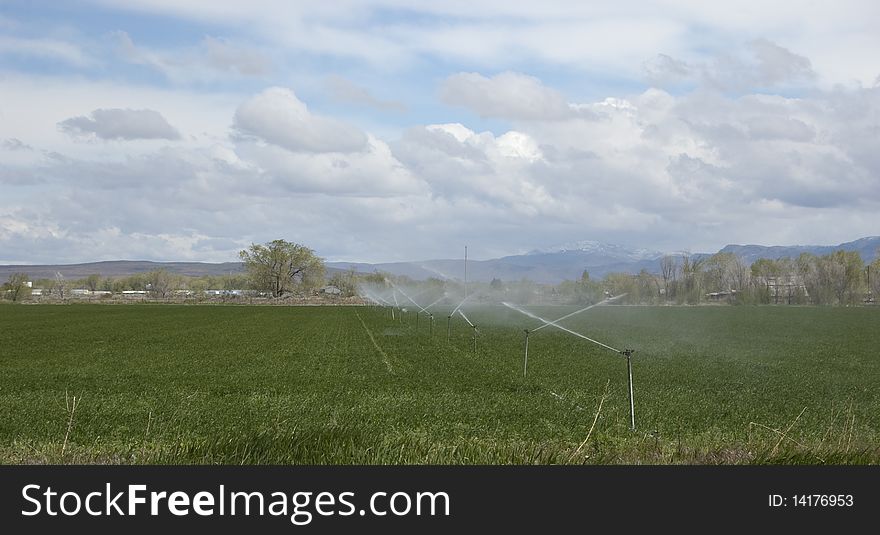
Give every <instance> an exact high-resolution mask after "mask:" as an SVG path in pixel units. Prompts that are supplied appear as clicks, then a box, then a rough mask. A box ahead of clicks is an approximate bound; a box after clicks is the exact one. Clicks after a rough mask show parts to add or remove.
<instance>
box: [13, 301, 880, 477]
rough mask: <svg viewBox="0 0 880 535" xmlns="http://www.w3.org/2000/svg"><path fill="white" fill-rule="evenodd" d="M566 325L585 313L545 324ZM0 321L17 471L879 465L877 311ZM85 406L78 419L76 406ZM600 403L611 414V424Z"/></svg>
mask: <svg viewBox="0 0 880 535" xmlns="http://www.w3.org/2000/svg"><path fill="white" fill-rule="evenodd" d="M530 310H532V311H533V312H535V313H537V314H539V315H542V316H543V317H547V318H548V319H553V318H556V317H559V316H562V315H563V314H564V313H566V312H567V311H569V309H565V308H560V307H552V308H544V309H541V308H531V309H530ZM468 316H469V317H470V319H471V320H472V321H474V322H475V323H476V324H477V326H478V327H479V330H480V334H479V336H478V353H477V355H474V354H473V353H472V338H471V335H472V330H471V329H470V327H468V326H467V325H466V324H465V323H464V321H463V320H461V319H460V318H456V319H454V320H453V331H452V339H451V341H450V343H449V344H447V343H446V341H445V335H446V316H445V314H444V313H441V312H438V313H437V314H436V318H437V320H436V324H435V329H434V336H433V337H431V336H429V334H428V325H427V321H426V318H425V317H422V319H421V321H420V326H419V329H418V330H416V328H415V322H414V317H413V316H412V314H410V315H409V317H408V318H407V322H406V323H400V322H399V321H392V320H391V318H390V315H389V314H388V313H387V312H383V311H381V310H378V309H372V308H368V307H258V306H257V307H242V306H236V307H232V306H229V307H224V306H193V305H114V306H103V305H67V306H63V305H58V306H53V305H39V306H13V305H0V333H2V334H0V337H2V342H0V343H2V346H0V347H2V349H0V371H2V373H0V463H150V464H152V463H162V464H164V463H172V464H176V463H184V464H213V463H222V464H276V463H277V464H349V463H357V464H399V463H405V464H422V463H428V464H474V463H479V464H533V463H538V464H548V463H627V464H633V463H652V464H656V463H661V464H675V463H687V464H694V463H711V464H716V463H723V464H728V463H731V464H744V463H747V464H754V463H759V464H763V463H782V464H795V463H809V464H823V463H825V464H865V463H871V464H876V463H878V462H880V396H878V392H877V385H878V384H880V351H878V348H880V330H878V329H877V325H880V309H876V308H808V307H769V306H768V307H727V306H717V307H711V306H707V307H604V308H599V309H594V310H591V311H589V312H586V313H584V314H583V315H581V316H576V317H574V318H571V319H569V320H566V321H565V322H564V325H565V326H567V327H569V328H571V329H574V330H577V331H579V332H583V333H584V334H587V335H588V336H591V337H594V338H596V339H598V340H601V341H603V342H605V343H608V344H610V345H612V346H615V347H619V348H624V347H627V348H632V349H635V350H636V353H635V356H634V361H633V372H634V377H635V379H634V380H635V392H636V424H637V431H636V432H631V431H630V430H629V405H628V399H627V391H626V366H625V361H624V360H623V359H622V358H621V357H619V356H618V355H616V354H614V353H611V352H609V351H607V350H604V349H602V348H599V347H596V346H592V345H590V344H589V343H588V342H585V341H584V340H580V339H578V338H575V337H573V336H570V335H568V334H566V333H563V332H560V331H557V330H555V329H553V328H546V329H543V330H541V331H540V332H538V333H535V334H534V335H532V336H531V338H530V347H529V374H528V376H527V377H525V378H524V377H523V376H522V342H523V332H522V330H523V329H524V328H534V327H535V326H537V322H535V321H534V320H530V319H529V318H526V317H525V316H522V315H520V314H518V313H517V312H514V311H511V310H508V309H502V308H485V309H481V310H469V311H468ZM74 397H75V398H76V399H75V404H74V402H73V398H74ZM600 404H601V411H598V410H597V409H598V408H599V406H600Z"/></svg>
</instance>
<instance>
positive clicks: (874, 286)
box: [865, 251, 880, 303]
mask: <svg viewBox="0 0 880 535" xmlns="http://www.w3.org/2000/svg"><path fill="white" fill-rule="evenodd" d="M865 274H866V276H867V279H868V288H869V289H870V290H871V295H872V296H873V297H874V302H875V303H878V302H880V251H878V252H877V258H875V259H874V261H873V262H871V265H869V266H868V267H867V268H866V271H865Z"/></svg>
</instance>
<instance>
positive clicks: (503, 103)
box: [440, 72, 573, 120]
mask: <svg viewBox="0 0 880 535" xmlns="http://www.w3.org/2000/svg"><path fill="white" fill-rule="evenodd" d="M440 98H441V99H442V100H443V101H444V102H446V103H447V104H451V105H453V106H461V107H464V108H468V109H469V110H471V111H473V112H475V113H477V114H478V115H480V116H481V117H498V118H502V119H522V120H554V119H564V118H567V117H570V116H571V115H572V113H573V112H572V109H571V108H570V107H569V105H568V103H567V102H566V100H565V98H564V97H563V96H562V94H560V93H559V92H558V91H556V90H554V89H551V88H549V87H546V86H545V85H544V84H542V83H541V81H540V80H539V79H537V78H535V77H533V76H527V75H525V74H520V73H515V72H503V73H500V74H497V75H495V76H492V77H491V78H487V77H485V76H483V75H482V74H479V73H474V72H469V73H467V72H462V73H458V74H454V75H452V76H450V77H449V78H447V79H446V80H445V81H444V82H443V86H442V87H441V89H440Z"/></svg>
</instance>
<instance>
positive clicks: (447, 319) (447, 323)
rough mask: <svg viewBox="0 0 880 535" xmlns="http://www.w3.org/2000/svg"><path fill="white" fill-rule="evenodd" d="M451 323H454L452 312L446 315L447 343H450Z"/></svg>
mask: <svg viewBox="0 0 880 535" xmlns="http://www.w3.org/2000/svg"><path fill="white" fill-rule="evenodd" d="M450 323H452V314H450V315H448V316H446V343H447V344H448V343H449V327H450Z"/></svg>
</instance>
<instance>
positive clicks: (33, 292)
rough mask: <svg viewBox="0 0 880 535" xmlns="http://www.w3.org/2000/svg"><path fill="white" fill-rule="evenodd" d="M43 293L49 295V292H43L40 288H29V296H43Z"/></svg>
mask: <svg viewBox="0 0 880 535" xmlns="http://www.w3.org/2000/svg"><path fill="white" fill-rule="evenodd" d="M43 292H45V293H47V294H48V293H49V292H46V290H44V289H42V288H31V295H43Z"/></svg>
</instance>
